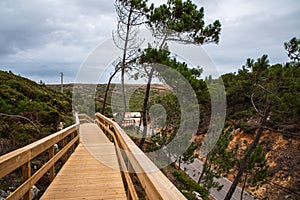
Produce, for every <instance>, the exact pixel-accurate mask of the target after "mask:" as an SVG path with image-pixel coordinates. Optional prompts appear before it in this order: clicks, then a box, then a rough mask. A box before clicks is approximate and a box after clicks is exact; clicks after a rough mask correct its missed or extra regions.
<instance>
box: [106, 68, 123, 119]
mask: <svg viewBox="0 0 300 200" xmlns="http://www.w3.org/2000/svg"><path fill="white" fill-rule="evenodd" d="M119 70H120V68H117V69H116V70H115V71H114V73H113V74H112V75H111V76H110V77H109V80H108V83H107V86H106V91H105V96H104V100H103V105H102V112H101V113H102V115H104V111H105V106H106V100H107V95H108V91H109V88H110V84H111V81H112V79H113V77H114V76H115V75H116V74H117V73H118V71H119Z"/></svg>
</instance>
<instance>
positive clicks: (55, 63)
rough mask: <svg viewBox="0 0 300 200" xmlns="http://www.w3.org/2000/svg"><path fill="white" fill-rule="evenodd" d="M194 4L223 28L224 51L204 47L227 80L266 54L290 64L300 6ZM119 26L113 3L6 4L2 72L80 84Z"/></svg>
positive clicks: (231, 1)
mask: <svg viewBox="0 0 300 200" xmlns="http://www.w3.org/2000/svg"><path fill="white" fill-rule="evenodd" d="M194 2H195V3H197V4H198V5H199V6H204V8H205V19H206V21H207V23H209V22H212V21H213V20H215V19H219V20H220V21H221V23H222V33H221V40H220V43H219V45H214V44H209V45H204V46H203V48H204V50H205V51H206V52H207V54H208V56H209V57H210V59H211V60H212V61H213V62H214V63H215V65H216V67H217V69H218V71H219V72H220V73H221V74H223V73H227V72H234V71H237V70H238V69H239V68H240V67H241V66H242V65H243V64H244V63H245V60H246V59H247V58H249V57H250V58H254V59H256V58H258V57H261V56H262V55H263V54H268V55H269V59H270V62H271V63H284V62H287V61H288V60H289V59H288V57H287V56H286V52H285V50H284V48H283V43H284V42H286V41H288V40H290V39H291V38H292V37H298V38H300V20H299V19H300V1H299V0H251V1H249V0H201V1H200V0H194ZM116 20H117V18H116V14H115V9H114V6H113V1H112V0H28V1H23V0H1V1H0V46H1V48H0V69H1V70H6V71H8V70H11V71H13V72H14V73H16V74H20V75H22V76H25V77H28V78H30V79H33V80H35V81H37V82H38V81H39V80H42V81H43V82H46V83H58V82H59V81H60V79H59V73H60V72H64V74H65V81H66V82H74V80H75V77H76V74H77V72H78V70H79V67H80V65H81V64H82V63H83V62H84V60H85V59H86V58H87V57H88V55H89V54H90V52H92V51H93V49H95V47H97V46H98V45H99V44H101V43H103V42H104V41H106V40H108V39H110V38H111V33H112V30H114V29H115V28H116ZM193 48H195V47H191V53H192V52H193ZM197 48H201V47H197ZM194 57H195V56H194ZM187 59H188V58H187ZM191 62H193V64H195V65H198V64H199V63H197V59H195V60H193V61H191Z"/></svg>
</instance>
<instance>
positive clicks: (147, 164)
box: [95, 113, 186, 199]
mask: <svg viewBox="0 0 300 200" xmlns="http://www.w3.org/2000/svg"><path fill="white" fill-rule="evenodd" d="M95 115H96V122H97V123H98V124H99V125H100V126H101V127H102V128H104V129H105V131H106V132H108V133H109V134H110V135H111V136H112V137H113V138H114V139H115V140H117V141H115V144H116V145H117V146H119V145H120V146H119V148H122V149H124V151H125V152H127V153H128V160H129V162H130V164H131V167H132V168H133V170H134V171H137V172H138V173H137V176H138V178H139V180H140V182H141V184H142V186H143V188H144V190H145V192H146V196H147V198H148V199H186V198H185V197H184V195H183V194H182V193H181V192H180V191H179V190H178V189H177V188H176V186H174V185H173V183H172V182H171V181H170V180H169V179H168V178H167V177H166V176H165V175H164V174H163V173H162V172H161V171H160V170H159V169H158V167H157V166H156V165H155V164H154V163H153V162H152V161H151V160H150V159H149V158H148V157H147V156H146V155H145V154H144V153H143V152H142V151H141V150H140V149H139V148H138V147H137V146H136V144H135V143H134V142H133V141H132V140H131V139H130V137H129V136H128V135H127V134H126V133H125V131H124V130H123V129H122V128H121V127H120V126H119V125H118V124H117V123H116V122H114V121H112V120H111V119H109V118H107V117H105V116H104V115H101V114H100V113H96V114H95ZM110 128H113V129H114V131H112V130H111V129H110ZM136 155H138V156H136ZM148 169H151V172H147V170H148ZM142 172H143V173H142Z"/></svg>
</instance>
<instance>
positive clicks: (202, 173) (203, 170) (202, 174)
mask: <svg viewBox="0 0 300 200" xmlns="http://www.w3.org/2000/svg"><path fill="white" fill-rule="evenodd" d="M207 160H208V157H207V158H206V159H205V162H204V163H203V166H202V172H201V175H200V177H199V179H198V184H200V182H201V180H202V178H203V176H204V174H205V171H206V170H205V166H206V165H207Z"/></svg>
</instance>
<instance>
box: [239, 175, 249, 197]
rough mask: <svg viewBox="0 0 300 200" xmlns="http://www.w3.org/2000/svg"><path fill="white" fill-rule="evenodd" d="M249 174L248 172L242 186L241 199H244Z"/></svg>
mask: <svg viewBox="0 0 300 200" xmlns="http://www.w3.org/2000/svg"><path fill="white" fill-rule="evenodd" d="M247 176H248V174H247V173H246V175H245V180H244V184H243V188H242V192H241V200H243V195H244V190H245V187H246V182H247Z"/></svg>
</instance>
